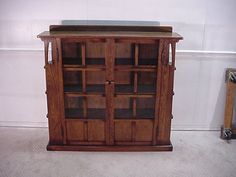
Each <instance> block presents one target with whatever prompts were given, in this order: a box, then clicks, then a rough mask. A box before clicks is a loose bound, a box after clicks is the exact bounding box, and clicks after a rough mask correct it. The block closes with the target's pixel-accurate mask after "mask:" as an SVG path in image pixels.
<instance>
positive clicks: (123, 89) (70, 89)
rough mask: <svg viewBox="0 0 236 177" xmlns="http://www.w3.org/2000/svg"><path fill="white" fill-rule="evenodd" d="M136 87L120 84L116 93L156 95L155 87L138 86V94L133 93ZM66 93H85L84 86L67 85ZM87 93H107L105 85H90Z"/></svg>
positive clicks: (65, 87) (116, 87)
mask: <svg viewBox="0 0 236 177" xmlns="http://www.w3.org/2000/svg"><path fill="white" fill-rule="evenodd" d="M133 90H134V86H132V85H125V84H119V85H115V93H116V94H117V95H121V94H125V95H128V94H155V93H156V88H155V85H138V89H137V93H134V92H133ZM64 92H65V93H83V92H82V85H65V86H64ZM86 93H87V94H90V93H98V94H102V93H105V85H103V84H89V85H86Z"/></svg>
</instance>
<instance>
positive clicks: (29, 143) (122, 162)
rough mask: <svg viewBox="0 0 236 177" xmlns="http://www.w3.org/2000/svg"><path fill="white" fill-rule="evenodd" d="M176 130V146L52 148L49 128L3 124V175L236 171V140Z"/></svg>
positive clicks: (227, 176)
mask: <svg viewBox="0 0 236 177" xmlns="http://www.w3.org/2000/svg"><path fill="white" fill-rule="evenodd" d="M219 134H220V133H219V132H217V131H173V132H172V143H173V145H174V151H173V152H48V151H46V149H45V147H46V144H47V141H48V140H47V139H48V132H47V129H46V128H12V127H1V128H0V142H1V144H0V177H54V176H55V177H97V176H98V177H236V140H232V141H231V142H230V143H226V142H225V141H223V140H221V139H220V138H219Z"/></svg>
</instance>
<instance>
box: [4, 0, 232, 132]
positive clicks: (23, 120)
mask: <svg viewBox="0 0 236 177" xmlns="http://www.w3.org/2000/svg"><path fill="white" fill-rule="evenodd" d="M235 7H236V1H235V0H227V1H223V0H208V1H205V0H165V1H161V0H145V1H141V0H133V1H127V0H119V1H111V0H110V1H109V0H96V1H95V0H94V1H92V0H71V1H63V0H51V1H50V0H41V1H31V0H0V34H1V37H0V83H1V87H0V125H9V126H12V125H13V126H14V125H24V126H46V125H47V124H46V122H47V120H46V118H45V115H46V112H47V111H46V99H45V95H44V91H45V79H44V69H43V65H44V63H43V62H44V60H43V51H42V49H43V44H42V42H41V41H40V40H39V39H37V38H36V35H37V34H38V33H40V32H42V31H45V30H48V26H49V25H51V24H60V23H61V21H62V20H137V21H159V22H160V23H161V25H171V26H173V27H174V31H176V32H178V33H180V34H181V35H183V36H184V40H183V41H180V43H179V44H178V47H177V49H178V52H177V63H176V64H177V71H176V78H175V93H176V94H175V98H174V107H173V109H174V110H173V112H174V120H173V128H174V129H219V127H220V125H221V124H222V121H223V114H224V102H225V100H224V99H225V85H224V71H225V68H227V67H236V42H235V41H236V35H235V33H234V29H235V27H236V21H235V19H236V11H235Z"/></svg>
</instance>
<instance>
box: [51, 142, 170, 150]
mask: <svg viewBox="0 0 236 177" xmlns="http://www.w3.org/2000/svg"><path fill="white" fill-rule="evenodd" d="M47 150H48V151H110V152H112V151H113V152H121V151H136V152H137V151H138V152H141V151H172V150H173V146H172V144H170V145H156V146H124V145H123V146H117V145H116V146H91V145H90V146H74V145H73V146H71V145H70V146H68V145H50V144H48V145H47Z"/></svg>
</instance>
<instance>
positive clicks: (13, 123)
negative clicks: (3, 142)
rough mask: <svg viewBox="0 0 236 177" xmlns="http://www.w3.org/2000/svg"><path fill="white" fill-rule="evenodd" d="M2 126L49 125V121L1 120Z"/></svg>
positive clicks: (0, 124) (0, 125)
mask: <svg viewBox="0 0 236 177" xmlns="http://www.w3.org/2000/svg"><path fill="white" fill-rule="evenodd" d="M0 127H37V128H38V127H48V123H47V122H26V121H0Z"/></svg>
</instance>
